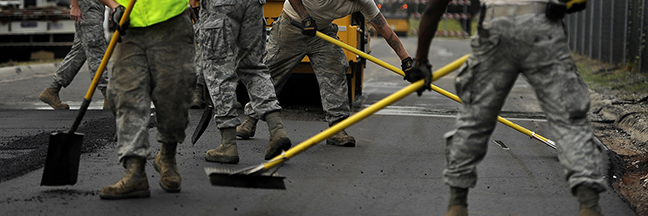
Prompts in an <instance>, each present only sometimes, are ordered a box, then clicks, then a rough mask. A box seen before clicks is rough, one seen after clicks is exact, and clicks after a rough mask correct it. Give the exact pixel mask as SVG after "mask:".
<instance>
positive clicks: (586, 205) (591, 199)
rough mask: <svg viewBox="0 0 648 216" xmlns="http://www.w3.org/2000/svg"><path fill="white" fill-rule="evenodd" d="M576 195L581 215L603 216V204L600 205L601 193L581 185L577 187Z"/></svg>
mask: <svg viewBox="0 0 648 216" xmlns="http://www.w3.org/2000/svg"><path fill="white" fill-rule="evenodd" d="M576 197H577V198H578V202H579V203H580V211H579V213H578V215H579V216H601V215H602V214H601V206H599V204H598V201H599V193H598V192H596V191H595V190H594V189H592V188H590V187H588V186H585V185H582V184H581V185H579V186H577V187H576Z"/></svg>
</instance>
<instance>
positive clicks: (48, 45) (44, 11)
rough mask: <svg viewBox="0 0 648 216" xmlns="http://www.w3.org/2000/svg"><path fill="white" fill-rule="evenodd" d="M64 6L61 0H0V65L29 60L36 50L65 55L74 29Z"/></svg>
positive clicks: (67, 8)
mask: <svg viewBox="0 0 648 216" xmlns="http://www.w3.org/2000/svg"><path fill="white" fill-rule="evenodd" d="M66 3H67V4H66ZM66 5H69V2H64V1H61V0H0V49H2V50H3V52H2V54H0V62H6V61H9V60H13V61H24V60H29V59H30V55H31V54H32V53H33V52H37V51H40V50H44V51H47V52H52V53H56V54H57V56H58V57H63V56H65V54H66V53H67V52H68V51H69V50H70V47H71V46H72V41H73V40H74V30H75V27H74V21H73V20H71V19H70V8H69V6H67V7H66Z"/></svg>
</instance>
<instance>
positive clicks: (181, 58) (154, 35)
mask: <svg viewBox="0 0 648 216" xmlns="http://www.w3.org/2000/svg"><path fill="white" fill-rule="evenodd" d="M147 35H149V36H148V43H150V44H156V46H152V45H151V46H150V48H149V49H148V55H147V57H148V58H147V61H148V62H149V68H150V71H151V79H152V80H151V81H152V83H153V85H154V86H152V88H151V99H152V101H153V104H154V105H155V112H156V115H155V117H156V120H157V121H156V122H157V127H156V129H157V137H156V139H157V141H158V143H161V149H160V152H159V153H158V154H157V156H156V158H155V163H154V167H155V170H156V171H158V172H159V173H160V182H159V184H160V187H162V189H163V190H165V191H167V192H171V193H177V192H180V189H181V182H182V178H181V177H180V173H179V171H178V166H177V164H176V158H175V157H176V147H177V144H178V143H182V142H183V141H184V139H185V129H186V128H187V126H188V125H189V112H188V110H189V107H190V106H191V96H192V94H193V87H194V86H195V85H196V68H195V65H194V55H195V48H194V43H193V30H192V28H191V20H190V18H189V16H187V14H184V13H183V14H180V15H178V16H176V17H173V18H171V19H169V20H167V21H165V22H162V23H159V24H156V25H154V26H151V27H149V29H148V30H147Z"/></svg>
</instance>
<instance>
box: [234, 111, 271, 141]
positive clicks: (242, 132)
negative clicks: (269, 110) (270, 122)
mask: <svg viewBox="0 0 648 216" xmlns="http://www.w3.org/2000/svg"><path fill="white" fill-rule="evenodd" d="M266 115H267V114H266ZM266 118H267V117H266ZM257 122H259V119H254V118H251V117H250V116H248V117H247V118H245V120H244V121H243V123H241V125H239V126H237V127H236V136H238V137H241V139H250V137H253V136H254V133H255V132H256V125H257Z"/></svg>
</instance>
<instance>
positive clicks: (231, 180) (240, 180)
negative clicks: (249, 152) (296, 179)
mask: <svg viewBox="0 0 648 216" xmlns="http://www.w3.org/2000/svg"><path fill="white" fill-rule="evenodd" d="M205 172H206V173H207V176H208V177H209V182H210V183H211V185H213V186H225V187H242V188H260V189H277V190H285V189H286V184H284V181H283V180H284V179H285V178H286V177H283V176H278V175H276V174H275V175H249V174H242V173H236V171H235V170H229V169H223V168H214V167H208V168H205ZM233 173H234V174H233Z"/></svg>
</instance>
